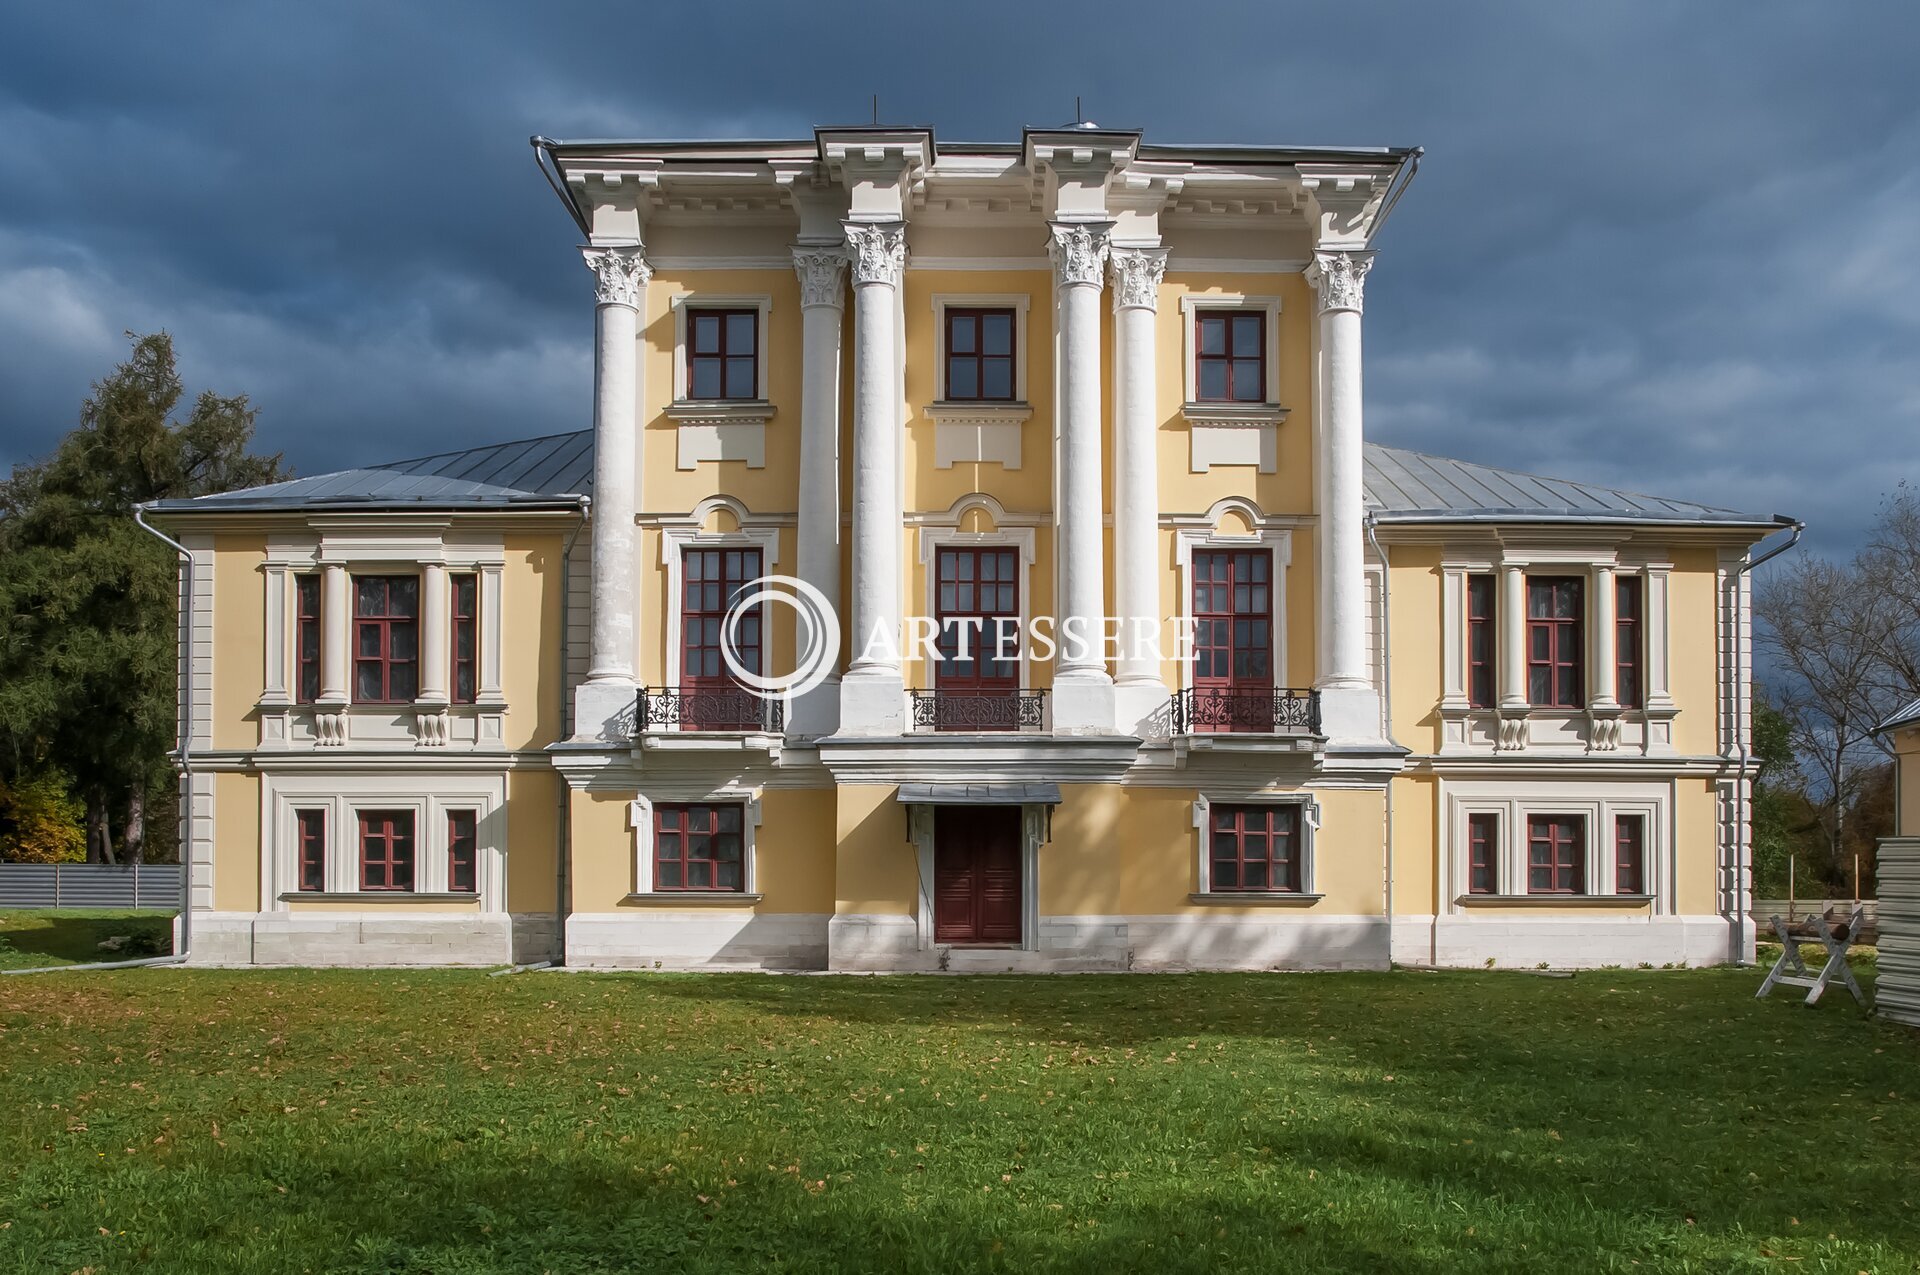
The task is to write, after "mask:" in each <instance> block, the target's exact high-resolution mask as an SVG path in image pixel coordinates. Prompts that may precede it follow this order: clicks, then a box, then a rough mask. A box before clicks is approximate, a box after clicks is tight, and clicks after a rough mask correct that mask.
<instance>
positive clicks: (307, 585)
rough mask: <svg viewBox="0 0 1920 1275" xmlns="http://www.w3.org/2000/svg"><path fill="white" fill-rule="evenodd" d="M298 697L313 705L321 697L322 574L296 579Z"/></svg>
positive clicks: (294, 655)
mask: <svg viewBox="0 0 1920 1275" xmlns="http://www.w3.org/2000/svg"><path fill="white" fill-rule="evenodd" d="M293 616H294V620H293V664H294V682H293V685H294V698H295V699H296V700H298V701H299V702H300V703H302V704H311V703H313V702H314V701H315V700H317V699H319V698H320V577H319V576H317V575H312V574H308V575H297V576H295V577H294V578H293Z"/></svg>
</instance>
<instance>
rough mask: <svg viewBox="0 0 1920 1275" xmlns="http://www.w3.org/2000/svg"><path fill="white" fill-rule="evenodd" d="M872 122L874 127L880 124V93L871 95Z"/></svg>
mask: <svg viewBox="0 0 1920 1275" xmlns="http://www.w3.org/2000/svg"><path fill="white" fill-rule="evenodd" d="M873 124H874V127H875V128H878V127H879V126H880V95H879V94H878V93H875V94H874V95H873Z"/></svg>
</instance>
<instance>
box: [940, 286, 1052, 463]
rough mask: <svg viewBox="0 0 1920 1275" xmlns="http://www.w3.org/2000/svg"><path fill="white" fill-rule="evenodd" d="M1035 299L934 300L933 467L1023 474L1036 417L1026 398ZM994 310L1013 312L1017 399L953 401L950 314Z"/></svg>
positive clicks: (1019, 295)
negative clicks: (1027, 437)
mask: <svg viewBox="0 0 1920 1275" xmlns="http://www.w3.org/2000/svg"><path fill="white" fill-rule="evenodd" d="M1032 303H1033V298H1032V297H1031V296H1030V295H1028V294H1027V293H1024V292H1008V293H978V294H972V293H958V292H937V293H935V294H934V296H933V340H934V379H935V384H936V386H937V390H938V397H937V398H935V400H934V401H933V402H931V403H929V404H927V405H926V407H925V408H924V409H923V411H924V412H925V414H926V416H927V418H928V419H929V420H931V421H932V422H933V464H934V468H936V469H951V468H953V467H954V466H955V465H972V464H996V465H999V466H1000V467H1001V468H1003V469H1019V468H1020V467H1021V465H1022V463H1023V461H1022V448H1023V445H1024V434H1025V430H1024V429H1023V426H1025V425H1026V423H1027V421H1028V420H1030V419H1031V418H1032V416H1033V405H1032V403H1031V402H1030V401H1029V400H1028V398H1027V365H1028V364H1029V363H1030V362H1032V359H1031V357H1030V355H1031V353H1032V351H1031V348H1030V347H1029V345H1028V341H1027V333H1028V330H1029V325H1028V322H1027V316H1028V310H1029V308H1030V307H1031V305H1032ZM950 309H992V310H1011V311H1013V399H1012V401H1010V402H1008V401H1002V400H996V399H951V398H948V397H947V384H946V376H947V357H946V356H947V347H946V342H947V311H948V310H950Z"/></svg>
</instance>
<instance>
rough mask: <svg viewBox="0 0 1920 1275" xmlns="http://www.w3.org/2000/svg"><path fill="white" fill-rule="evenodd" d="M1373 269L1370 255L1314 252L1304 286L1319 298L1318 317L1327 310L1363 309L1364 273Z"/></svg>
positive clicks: (1354, 310)
mask: <svg viewBox="0 0 1920 1275" xmlns="http://www.w3.org/2000/svg"><path fill="white" fill-rule="evenodd" d="M1371 269H1373V254H1372V253H1371V252H1316V253H1314V254H1313V264H1312V265H1310V266H1308V267H1307V282H1308V283H1310V284H1312V285H1313V286H1314V289H1315V290H1316V291H1318V292H1319V294H1320V313H1322V314H1325V313H1326V312H1327V311H1329V310H1352V311H1353V312H1354V313H1355V314H1358V313H1360V311H1361V310H1362V309H1363V308H1364V307H1363V305H1362V302H1363V300H1364V297H1365V293H1366V285H1367V271H1369V270H1371Z"/></svg>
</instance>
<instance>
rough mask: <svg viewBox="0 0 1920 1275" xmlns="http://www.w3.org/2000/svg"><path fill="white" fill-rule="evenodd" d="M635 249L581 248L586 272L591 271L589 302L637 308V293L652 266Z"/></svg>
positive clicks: (638, 304) (638, 250)
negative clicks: (590, 297) (585, 260)
mask: <svg viewBox="0 0 1920 1275" xmlns="http://www.w3.org/2000/svg"><path fill="white" fill-rule="evenodd" d="M641 251H642V250H641V249H639V248H582V249H581V250H580V255H581V256H583V257H585V258H586V259H587V269H589V270H591V271H593V299H594V300H595V301H597V302H598V303H599V304H601V305H624V306H628V307H631V308H633V309H638V308H639V307H640V294H641V293H642V292H644V291H646V288H647V281H648V280H649V279H651V278H653V267H652V266H650V265H648V264H647V259H646V258H645V257H644V256H642V255H641Z"/></svg>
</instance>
